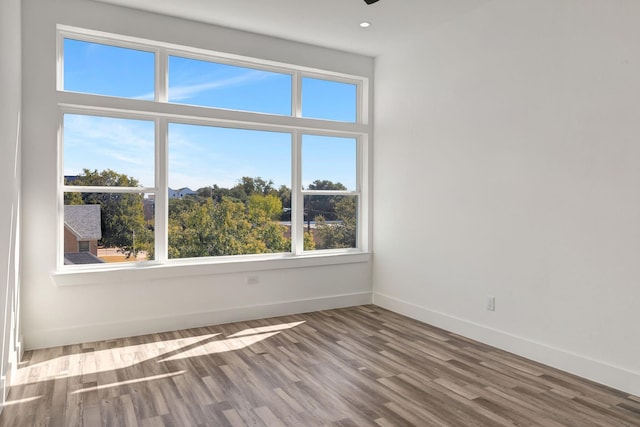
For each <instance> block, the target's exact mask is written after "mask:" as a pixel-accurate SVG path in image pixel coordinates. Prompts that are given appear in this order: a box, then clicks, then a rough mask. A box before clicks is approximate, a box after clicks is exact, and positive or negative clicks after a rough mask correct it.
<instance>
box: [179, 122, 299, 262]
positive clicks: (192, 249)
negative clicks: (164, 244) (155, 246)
mask: <svg viewBox="0 0 640 427" xmlns="http://www.w3.org/2000/svg"><path fill="white" fill-rule="evenodd" d="M169 186H170V188H169V195H170V197H169V248H168V251H169V257H170V258H194V257H205V256H220V255H240V254H256V253H276V252H289V251H290V246H291V244H290V239H289V237H288V236H287V235H286V233H287V228H286V227H285V224H284V223H283V222H282V221H284V220H285V219H286V214H285V211H284V207H285V206H288V207H290V206H291V204H290V200H291V190H290V187H291V135H290V134H288V133H279V132H265V131H254V130H246V129H231V128H220V127H212V126H197V125H183V124H174V123H171V124H169ZM176 192H177V193H176ZM180 193H181V194H182V196H180V195H179V194H180ZM172 194H178V196H177V197H171V195H172ZM288 215H289V216H288V218H290V213H288Z"/></svg>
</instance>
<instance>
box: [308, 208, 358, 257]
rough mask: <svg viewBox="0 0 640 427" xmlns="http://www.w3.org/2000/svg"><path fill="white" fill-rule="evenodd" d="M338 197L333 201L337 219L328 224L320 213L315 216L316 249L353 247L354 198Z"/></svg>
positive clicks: (355, 213)
mask: <svg viewBox="0 0 640 427" xmlns="http://www.w3.org/2000/svg"><path fill="white" fill-rule="evenodd" d="M338 197H340V198H339V199H338V200H337V201H336V203H335V212H336V218H337V221H336V222H335V223H332V224H329V223H327V221H326V220H325V218H324V217H323V216H322V215H319V216H317V217H316V237H317V244H316V248H317V249H338V248H355V247H356V237H357V236H356V233H357V228H358V227H357V226H358V223H357V222H358V219H357V218H358V217H357V209H356V198H355V197H348V196H338Z"/></svg>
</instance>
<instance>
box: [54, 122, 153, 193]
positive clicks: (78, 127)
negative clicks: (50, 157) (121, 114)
mask: <svg viewBox="0 0 640 427" xmlns="http://www.w3.org/2000/svg"><path fill="white" fill-rule="evenodd" d="M63 147H64V151H63V155H64V159H63V163H64V175H65V183H66V184H67V185H95V186H120V187H138V186H144V187H153V186H154V182H155V177H154V162H155V124H154V122H151V121H146V120H131V119H116V118H111V117H98V116H84V115H77V114H65V116H64V142H63Z"/></svg>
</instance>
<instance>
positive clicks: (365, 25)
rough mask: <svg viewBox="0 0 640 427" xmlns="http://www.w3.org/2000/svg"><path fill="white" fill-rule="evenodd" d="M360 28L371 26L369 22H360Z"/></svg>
mask: <svg viewBox="0 0 640 427" xmlns="http://www.w3.org/2000/svg"><path fill="white" fill-rule="evenodd" d="M360 26H361V27H362V28H367V27H370V26H371V22H367V21H364V22H361V23H360Z"/></svg>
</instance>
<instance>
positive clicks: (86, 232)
mask: <svg viewBox="0 0 640 427" xmlns="http://www.w3.org/2000/svg"><path fill="white" fill-rule="evenodd" d="M58 40H59V49H60V55H59V58H60V59H61V60H60V61H59V63H60V66H59V69H58V92H57V94H58V106H59V109H60V112H61V114H60V135H61V136H60V150H59V152H60V159H59V163H60V165H61V166H60V168H59V170H60V177H59V182H60V186H61V191H60V195H61V196H60V197H61V204H62V205H64V209H63V210H62V211H61V212H63V214H62V215H61V221H60V236H61V239H60V244H59V247H60V250H59V253H60V256H59V260H60V261H59V265H60V266H62V265H63V264H65V265H70V264H85V268H86V264H94V265H98V264H99V265H100V267H101V268H105V267H108V266H109V265H112V264H113V263H122V262H124V263H161V264H171V263H176V262H180V261H181V260H186V259H201V260H202V259H209V260H214V259H224V260H229V261H233V260H235V259H237V257H238V256H249V255H251V256H259V257H262V258H257V259H264V258H265V257H267V258H268V257H273V256H278V257H282V256H285V257H293V258H295V257H300V256H304V255H311V254H315V255H318V254H322V253H327V254H340V253H350V252H362V251H366V250H367V244H366V242H367V240H366V226H365V225H364V224H366V223H367V216H366V212H367V209H366V200H367V194H366V191H364V189H366V188H367V182H366V177H367V170H366V164H367V161H366V153H367V141H368V129H369V126H368V125H367V124H366V123H365V121H366V120H365V119H363V118H365V110H366V109H365V108H364V106H365V105H366V96H365V94H366V84H367V82H366V79H364V78H360V77H357V76H345V75H339V74H335V73H330V72H323V71H322V70H308V69H302V68H298V67H295V66H291V65H286V64H275V65H274V64H273V63H269V64H266V63H263V62H261V61H258V60H254V59H251V58H241V59H238V58H237V57H230V56H229V55H225V54H220V53H214V52H206V51H202V50H199V49H191V48H187V47H182V46H174V45H167V44H164V43H162V44H161V43H154V42H151V41H148V40H139V39H131V38H125V37H118V36H115V35H111V34H104V33H96V32H91V31H85V30H78V29H72V28H68V27H60V28H59V38H58ZM62 236H64V237H63V238H62ZM73 239H78V240H77V241H78V244H77V245H75V247H77V251H78V252H88V254H87V255H86V256H79V255H77V254H73V253H70V251H71V252H72V250H71V249H70V248H72V247H73V245H72V244H71V242H72V241H73ZM94 252H95V253H94ZM221 257H222V258H221ZM89 267H90V266H89ZM68 268H72V267H68Z"/></svg>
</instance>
